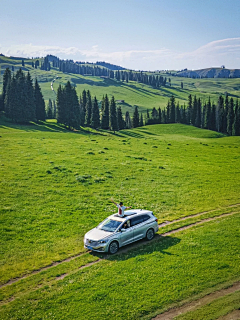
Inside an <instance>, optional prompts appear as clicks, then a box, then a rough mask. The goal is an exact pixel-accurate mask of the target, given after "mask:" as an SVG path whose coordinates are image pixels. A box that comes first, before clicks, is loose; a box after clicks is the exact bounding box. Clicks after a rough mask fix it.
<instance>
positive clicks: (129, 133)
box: [121, 129, 145, 139]
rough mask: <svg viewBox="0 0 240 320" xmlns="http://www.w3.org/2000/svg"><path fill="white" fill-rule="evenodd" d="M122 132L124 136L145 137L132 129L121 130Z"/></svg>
mask: <svg viewBox="0 0 240 320" xmlns="http://www.w3.org/2000/svg"><path fill="white" fill-rule="evenodd" d="M121 134H122V137H124V136H129V137H132V138H140V139H142V138H145V137H144V135H142V134H140V133H137V132H136V131H131V130H127V129H125V130H123V131H121Z"/></svg>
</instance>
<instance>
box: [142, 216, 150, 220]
mask: <svg viewBox="0 0 240 320" xmlns="http://www.w3.org/2000/svg"><path fill="white" fill-rule="evenodd" d="M142 217H143V221H147V220H148V219H150V217H149V215H148V214H144V215H143V216H142Z"/></svg>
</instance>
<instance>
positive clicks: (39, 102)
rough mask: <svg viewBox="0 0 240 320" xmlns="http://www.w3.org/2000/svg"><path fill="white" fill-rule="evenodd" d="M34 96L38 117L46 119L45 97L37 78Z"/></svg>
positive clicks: (38, 118)
mask: <svg viewBox="0 0 240 320" xmlns="http://www.w3.org/2000/svg"><path fill="white" fill-rule="evenodd" d="M34 98H35V108H36V119H37V121H38V120H41V121H45V118H46V115H45V102H44V99H43V95H42V91H41V88H40V86H39V84H38V81H37V79H36V80H35V85H34Z"/></svg>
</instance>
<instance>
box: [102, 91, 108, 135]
mask: <svg viewBox="0 0 240 320" xmlns="http://www.w3.org/2000/svg"><path fill="white" fill-rule="evenodd" d="M102 105H103V111H102V121H101V128H102V129H104V130H108V129H109V100H108V96H107V95H106V96H105V98H103V101H102Z"/></svg>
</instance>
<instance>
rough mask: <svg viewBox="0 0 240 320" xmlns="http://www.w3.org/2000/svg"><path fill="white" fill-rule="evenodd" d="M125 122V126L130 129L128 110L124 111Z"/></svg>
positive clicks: (130, 121) (130, 122)
mask: <svg viewBox="0 0 240 320" xmlns="http://www.w3.org/2000/svg"><path fill="white" fill-rule="evenodd" d="M125 123H126V128H127V129H131V128H132V120H131V117H130V114H129V111H126V114H125Z"/></svg>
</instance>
